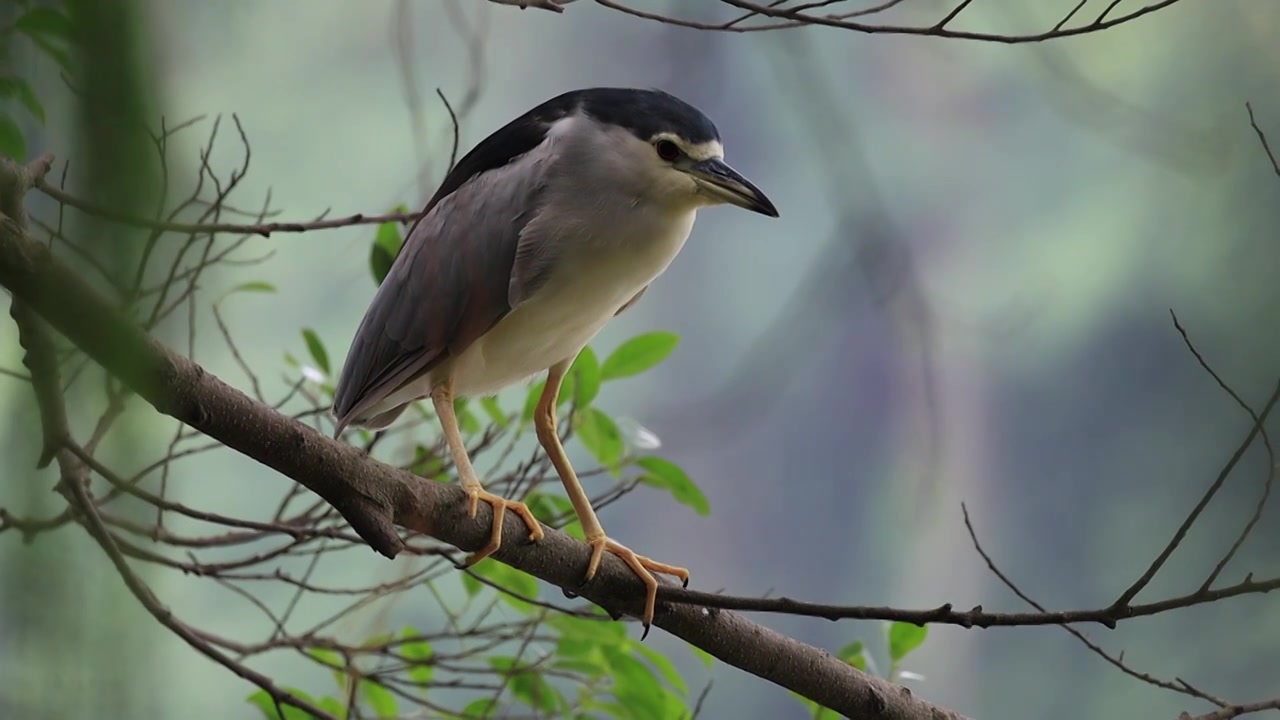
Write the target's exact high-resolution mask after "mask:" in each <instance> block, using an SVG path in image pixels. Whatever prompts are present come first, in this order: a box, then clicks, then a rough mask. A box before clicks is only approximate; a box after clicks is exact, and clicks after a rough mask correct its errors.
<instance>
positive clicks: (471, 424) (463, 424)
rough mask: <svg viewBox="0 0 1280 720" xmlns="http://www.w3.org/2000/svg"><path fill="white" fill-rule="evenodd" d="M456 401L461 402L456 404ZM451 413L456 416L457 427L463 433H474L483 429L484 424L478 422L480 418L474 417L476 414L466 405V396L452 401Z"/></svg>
mask: <svg viewBox="0 0 1280 720" xmlns="http://www.w3.org/2000/svg"><path fill="white" fill-rule="evenodd" d="M458 403H462V404H461V405H458ZM453 414H454V415H457V416H458V428H459V429H460V430H462V432H463V434H466V435H475V434H476V433H478V432H480V431H481V430H483V429H484V426H483V425H481V424H480V418H478V417H476V414H475V413H474V412H472V410H471V408H470V407H468V405H467V399H466V398H458V399H457V400H456V401H455V402H454V410H453Z"/></svg>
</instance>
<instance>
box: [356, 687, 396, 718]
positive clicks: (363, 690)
mask: <svg viewBox="0 0 1280 720" xmlns="http://www.w3.org/2000/svg"><path fill="white" fill-rule="evenodd" d="M360 694H361V695H363V696H364V699H365V702H367V703H369V707H371V708H373V711H374V712H375V713H377V714H378V717H384V718H389V717H396V716H397V715H399V714H400V708H399V707H398V706H397V705H396V696H395V695H393V694H392V693H391V691H390V690H388V689H386V688H385V687H383V686H382V684H381V683H376V682H374V681H372V680H362V681H361V682H360Z"/></svg>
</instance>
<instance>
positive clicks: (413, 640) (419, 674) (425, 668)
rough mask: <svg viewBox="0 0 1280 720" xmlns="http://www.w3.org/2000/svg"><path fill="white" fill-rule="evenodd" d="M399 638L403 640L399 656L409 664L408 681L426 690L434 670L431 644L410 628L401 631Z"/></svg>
mask: <svg viewBox="0 0 1280 720" xmlns="http://www.w3.org/2000/svg"><path fill="white" fill-rule="evenodd" d="M400 637H401V638H403V639H404V640H405V642H404V643H402V644H401V645H400V654H401V655H403V656H404V659H405V660H407V661H408V662H409V679H411V680H413V681H414V682H415V683H417V684H418V685H420V686H422V688H423V689H426V687H427V686H428V685H430V684H431V676H432V675H433V674H434V673H435V669H436V668H435V665H434V664H433V658H434V657H435V651H434V650H432V649H431V643H429V642H427V641H426V639H424V638H422V637H421V633H419V632H418V631H417V630H414V629H413V628H411V627H406V628H405V629H403V630H401V631H400Z"/></svg>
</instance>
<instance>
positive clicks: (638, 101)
mask: <svg viewBox="0 0 1280 720" xmlns="http://www.w3.org/2000/svg"><path fill="white" fill-rule="evenodd" d="M578 92H579V93H580V94H579V95H578V98H577V105H576V107H574V110H573V111H572V113H571V114H572V116H573V117H572V128H573V129H572V130H571V131H570V132H572V133H574V134H579V133H580V134H581V135H582V136H589V137H591V138H592V139H591V140H590V141H589V142H587V143H585V147H581V149H582V150H583V151H584V154H589V155H591V156H592V157H591V165H592V166H593V167H594V168H596V169H597V170H598V171H599V172H600V173H601V175H600V176H599V177H598V178H597V180H600V181H608V182H618V181H620V180H622V179H626V180H628V181H629V183H628V184H629V185H630V186H631V187H632V188H633V189H634V191H635V192H636V194H637V195H638V196H642V197H643V198H644V199H646V200H649V201H654V202H661V203H666V204H669V205H671V206H673V207H680V208H697V207H704V206H708V205H721V204H730V205H736V206H738V207H741V208H746V209H747V210H751V211H753V212H758V213H761V214H762V215H768V216H769V217H777V216H778V210H777V208H775V207H774V205H773V203H772V202H771V201H770V200H769V198H768V197H766V196H765V194H764V193H763V192H762V191H761V190H760V189H759V188H758V187H756V186H755V185H754V184H752V182H751V181H750V180H748V179H747V178H746V177H744V176H743V175H742V174H741V173H739V172H738V171H737V170H734V169H733V168H732V167H730V166H729V164H728V163H726V162H725V160H724V146H723V145H722V144H721V141H720V133H719V132H718V131H717V129H716V126H715V125H714V124H713V123H712V122H711V120H710V119H709V118H708V117H707V116H706V115H704V114H703V113H702V112H701V111H700V110H698V109H697V108H695V107H693V106H692V105H689V104H688V103H686V102H684V101H682V100H680V99H679V98H676V97H674V96H672V95H669V94H667V93H665V92H661V91H657V90H634V89H629V88H594V89H591V90H584V91H578ZM585 164H586V163H582V164H579V165H578V167H582V166H583V165H585Z"/></svg>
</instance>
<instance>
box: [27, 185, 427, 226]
mask: <svg viewBox="0 0 1280 720" xmlns="http://www.w3.org/2000/svg"><path fill="white" fill-rule="evenodd" d="M36 189H37V190H39V191H40V192H42V193H44V194H45V195H48V196H49V197H51V198H53V199H54V200H56V201H58V202H59V203H62V204H63V205H67V206H69V207H73V208H75V209H77V210H79V211H80V212H83V213H85V214H87V215H93V216H95V217H99V218H102V219H103V220H110V221H111V222H115V223H120V224H122V225H133V226H135V227H140V228H146V229H148V230H156V231H160V232H172V233H179V234H184V235H202V234H215V233H230V234H236V235H261V236H262V237H270V236H271V234H272V233H304V232H310V231H312V230H330V229H333V228H343V227H351V226H353V225H380V224H382V223H386V222H398V223H410V222H413V221H415V220H417V219H418V216H419V215H421V213H416V212H414V213H386V214H383V215H366V214H364V213H356V214H354V215H347V216H345V217H339V218H321V219H317V220H307V221H303V222H268V223H247V224H245V223H182V222H174V221H170V220H153V219H151V218H145V217H141V216H138V215H130V214H129V213H123V212H119V211H116V210H112V209H110V208H105V207H101V206H99V205H95V204H93V203H91V202H89V201H87V200H81V199H80V198H78V197H76V196H74V195H72V194H70V193H68V192H65V191H63V190H61V189H59V188H57V187H54V186H53V185H50V184H48V183H46V182H44V181H43V180H42V181H40V182H38V183H36Z"/></svg>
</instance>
